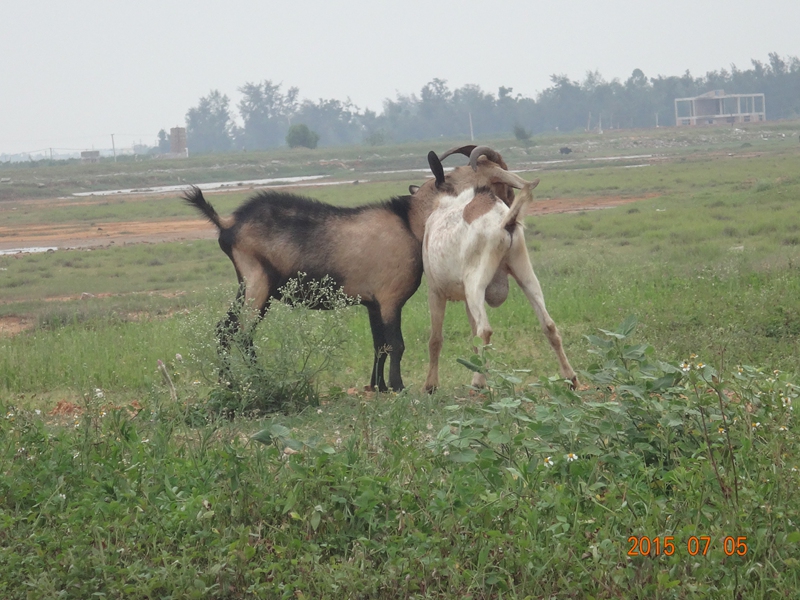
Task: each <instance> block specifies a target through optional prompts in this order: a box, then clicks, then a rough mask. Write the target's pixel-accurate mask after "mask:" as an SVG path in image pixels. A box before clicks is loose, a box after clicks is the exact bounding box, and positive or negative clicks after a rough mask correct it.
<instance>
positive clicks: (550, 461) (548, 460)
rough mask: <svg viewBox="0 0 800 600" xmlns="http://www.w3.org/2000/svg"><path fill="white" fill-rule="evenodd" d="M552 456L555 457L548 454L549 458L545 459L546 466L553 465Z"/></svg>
mask: <svg viewBox="0 0 800 600" xmlns="http://www.w3.org/2000/svg"><path fill="white" fill-rule="evenodd" d="M552 458H553V457H552V456H548V457H547V458H545V459H544V466H545V467H552V466H553V460H552Z"/></svg>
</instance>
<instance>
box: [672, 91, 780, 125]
mask: <svg viewBox="0 0 800 600" xmlns="http://www.w3.org/2000/svg"><path fill="white" fill-rule="evenodd" d="M766 120H767V113H766V105H765V102H764V94H726V93H725V91H724V90H714V91H711V92H706V93H705V94H703V95H702V96H696V97H694V98H675V124H676V125H678V126H681V125H724V124H729V123H751V122H758V121H766Z"/></svg>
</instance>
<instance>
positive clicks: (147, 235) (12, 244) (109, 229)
mask: <svg viewBox="0 0 800 600" xmlns="http://www.w3.org/2000/svg"><path fill="white" fill-rule="evenodd" d="M642 199H643V198H639V197H637V198H622V197H619V196H597V197H591V198H557V199H552V200H551V199H546V200H541V199H535V200H534V202H533V204H531V205H530V207H529V209H528V211H527V214H529V215H546V214H553V213H565V212H577V211H582V210H597V209H601V208H609V207H612V206H619V205H620V204H629V203H631V202H636V201H638V200H642ZM29 202H30V203H36V204H38V205H42V204H44V203H45V202H47V201H43V200H31V201H29ZM49 202H51V203H52V204H51V205H54V204H57V203H63V202H62V201H59V200H52V201H49ZM70 204H71V205H74V203H73V202H70ZM215 238H216V230H215V229H214V227H213V226H212V225H210V224H209V223H208V222H207V221H206V220H204V219H202V218H200V217H197V218H193V219H189V220H177V219H166V220H151V221H117V222H110V223H102V222H95V223H92V224H89V223H69V224H64V225H60V224H57V223H55V224H51V225H40V224H36V225H27V226H25V225H22V226H17V227H14V228H13V229H12V228H9V227H0V250H12V249H16V248H29V247H49V246H53V247H57V248H66V249H69V248H102V247H106V246H110V245H117V246H120V245H126V244H141V243H151V244H154V243H159V242H174V241H180V240H198V239H215Z"/></svg>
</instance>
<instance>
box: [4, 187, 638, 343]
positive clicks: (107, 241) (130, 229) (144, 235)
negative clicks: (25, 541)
mask: <svg viewBox="0 0 800 600" xmlns="http://www.w3.org/2000/svg"><path fill="white" fill-rule="evenodd" d="M643 199H644V198H643V197H637V198H623V197H619V196H597V197H591V198H557V199H544V200H542V199H536V200H534V202H533V204H531V205H530V206H529V209H528V211H527V214H528V215H533V216H535V215H546V214H554V213H567V212H579V211H584V210H599V209H603V208H610V207H613V206H619V205H622V204H630V203H633V202H637V201H639V200H643ZM29 202H30V203H36V204H39V205H41V204H45V203H48V202H49V203H50V205H51V206H52V205H53V204H57V203H63V201H62V200H50V201H45V200H31V201H29ZM88 202H92V201H91V200H90V201H88ZM70 204H73V205H74V203H73V202H70ZM216 236H217V232H216V229H215V228H214V227H213V226H212V225H211V224H209V223H208V222H207V221H205V220H204V219H202V218H195V219H189V220H178V219H165V220H160V221H159V220H154V221H118V222H111V223H101V222H95V223H93V224H91V225H90V224H89V223H69V224H65V225H60V224H57V223H56V224H52V225H39V224H37V225H30V226H20V227H15V228H14V229H13V231H12V230H11V229H10V228H7V227H0V251H1V250H11V249H16V248H30V247H57V248H66V249H70V248H103V247H109V246H112V245H113V246H124V245H128V244H141V243H150V244H154V243H161V242H175V241H180V240H198V239H216ZM100 295H102V294H100ZM80 299H81V297H80V296H74V297H60V298H56V299H54V300H58V301H75V300H80ZM32 326H33V323H32V322H31V321H30V320H28V319H26V318H25V317H19V316H5V317H0V336H8V335H15V334H17V333H20V332H21V331H24V330H26V329H29V328H30V327H32Z"/></svg>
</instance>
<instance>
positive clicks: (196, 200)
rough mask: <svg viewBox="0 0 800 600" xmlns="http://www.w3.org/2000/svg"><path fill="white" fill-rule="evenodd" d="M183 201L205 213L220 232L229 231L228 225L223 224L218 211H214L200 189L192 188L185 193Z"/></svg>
mask: <svg viewBox="0 0 800 600" xmlns="http://www.w3.org/2000/svg"><path fill="white" fill-rule="evenodd" d="M183 199H184V200H185V201H186V202H187V203H189V204H191V205H192V206H194V207H195V208H196V209H197V210H199V211H200V212H201V213H203V214H204V215H205V217H206V218H207V219H208V220H209V221H211V222H212V223H213V224H214V225H216V226H217V229H219V230H220V231H223V230H224V229H227V228H226V226H225V225H226V224H225V223H223V222H222V219H221V218H220V216H219V215H218V214H217V211H216V210H214V207H213V206H211V204H210V203H209V202H208V200H206V199H205V197H204V196H203V192H202V191H200V188H199V187H197V186H192V188H191V189H190V190H189V191H187V192H186V193H184V195H183Z"/></svg>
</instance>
